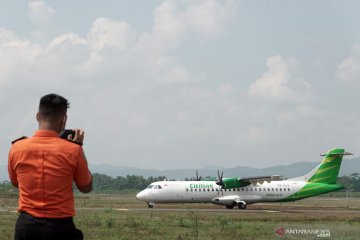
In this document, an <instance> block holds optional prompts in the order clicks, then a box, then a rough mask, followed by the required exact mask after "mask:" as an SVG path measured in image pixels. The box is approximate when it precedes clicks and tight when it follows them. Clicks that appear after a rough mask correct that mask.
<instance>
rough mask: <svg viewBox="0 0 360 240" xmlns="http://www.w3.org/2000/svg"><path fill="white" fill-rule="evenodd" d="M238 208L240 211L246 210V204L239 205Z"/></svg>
mask: <svg viewBox="0 0 360 240" xmlns="http://www.w3.org/2000/svg"><path fill="white" fill-rule="evenodd" d="M238 208H239V209H246V204H245V203H238Z"/></svg>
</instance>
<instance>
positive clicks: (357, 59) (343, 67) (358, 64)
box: [336, 44, 360, 83]
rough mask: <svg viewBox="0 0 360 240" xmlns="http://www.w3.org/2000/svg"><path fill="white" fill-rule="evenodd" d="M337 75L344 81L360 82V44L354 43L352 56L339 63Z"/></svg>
mask: <svg viewBox="0 0 360 240" xmlns="http://www.w3.org/2000/svg"><path fill="white" fill-rule="evenodd" d="M336 75H337V77H338V78H339V79H340V80H342V81H344V82H348V83H352V82H360V44H357V45H354V46H353V48H352V50H351V53H350V56H348V57H347V58H345V59H344V60H343V61H342V62H341V63H340V64H339V66H338V67H337V70H336Z"/></svg>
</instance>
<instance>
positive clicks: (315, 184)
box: [136, 148, 353, 209]
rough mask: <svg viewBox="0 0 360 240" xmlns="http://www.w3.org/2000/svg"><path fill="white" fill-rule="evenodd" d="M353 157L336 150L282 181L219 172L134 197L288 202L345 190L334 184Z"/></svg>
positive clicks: (154, 186) (230, 204)
mask: <svg viewBox="0 0 360 240" xmlns="http://www.w3.org/2000/svg"><path fill="white" fill-rule="evenodd" d="M345 155H353V154H352V153H348V152H345V149H342V148H335V149H331V150H329V151H328V152H327V153H326V154H321V156H323V157H324V158H323V160H322V162H321V163H320V164H319V165H318V166H317V167H316V168H314V169H313V170H312V171H311V172H309V173H308V174H306V175H304V176H301V177H296V178H291V179H287V180H284V179H283V178H282V177H281V176H279V175H272V176H261V177H246V178H223V176H222V175H223V174H222V173H221V174H220V173H219V171H218V179H217V180H216V181H161V182H153V183H151V184H150V185H149V186H148V187H147V188H146V189H144V190H143V191H141V192H139V193H138V194H137V195H136V198H137V199H139V200H142V201H145V202H147V205H148V207H149V208H153V207H154V206H155V204H156V203H213V204H217V205H224V206H226V208H228V209H232V208H234V207H235V206H237V207H238V208H239V209H245V208H246V206H247V205H248V204H253V203H259V202H289V201H297V200H300V199H304V198H308V197H313V196H317V195H320V194H324V193H329V192H333V191H337V190H341V189H344V186H342V185H340V184H337V183H336V179H337V176H338V174H339V170H340V166H341V162H342V159H343V156H345Z"/></svg>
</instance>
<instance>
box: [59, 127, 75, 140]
mask: <svg viewBox="0 0 360 240" xmlns="http://www.w3.org/2000/svg"><path fill="white" fill-rule="evenodd" d="M70 134H71V136H72V137H73V138H74V137H75V131H74V130H72V129H64V130H62V132H61V133H60V135H59V136H60V137H61V138H63V139H68V136H69V135H70Z"/></svg>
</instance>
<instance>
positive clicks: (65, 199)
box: [8, 94, 92, 240]
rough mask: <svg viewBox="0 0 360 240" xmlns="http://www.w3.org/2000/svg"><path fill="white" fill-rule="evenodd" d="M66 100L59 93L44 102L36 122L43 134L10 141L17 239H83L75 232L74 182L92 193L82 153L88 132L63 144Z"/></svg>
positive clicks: (43, 99)
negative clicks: (16, 199) (16, 214)
mask: <svg viewBox="0 0 360 240" xmlns="http://www.w3.org/2000/svg"><path fill="white" fill-rule="evenodd" d="M68 108H69V103H68V101H67V100H66V99H65V98H63V97H62V96H59V95H57V94H48V95H45V96H43V97H42V98H41V99H40V104H39V112H38V113H37V115H36V119H37V121H38V122H39V130H38V131H36V132H35V134H34V136H33V137H31V138H26V137H22V138H20V139H17V140H15V141H13V142H12V147H11V149H10V153H9V162H8V171H9V177H10V180H11V182H12V184H13V185H14V186H15V187H17V188H19V207H18V212H19V216H18V219H17V222H16V227H15V240H28V239H29V240H30V239H31V240H42V239H49V240H50V239H51V240H57V239H58V240H60V239H61V240H72V239H74V240H75V239H76V240H78V239H83V234H82V232H81V231H80V230H78V229H76V228H75V225H74V222H73V218H72V217H73V216H74V215H75V207H74V195H73V182H75V184H76V186H77V188H78V189H79V190H80V191H81V192H83V193H88V192H90V191H91V190H92V176H91V173H90V171H89V169H88V165H87V161H86V157H85V154H84V151H83V149H82V143H83V139H84V131H83V130H82V129H75V130H74V131H75V134H74V135H75V136H72V135H69V136H68V139H67V140H65V139H62V138H60V137H59V134H60V132H61V131H62V130H64V129H65V125H66V120H67V115H66V113H67V109H68Z"/></svg>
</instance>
